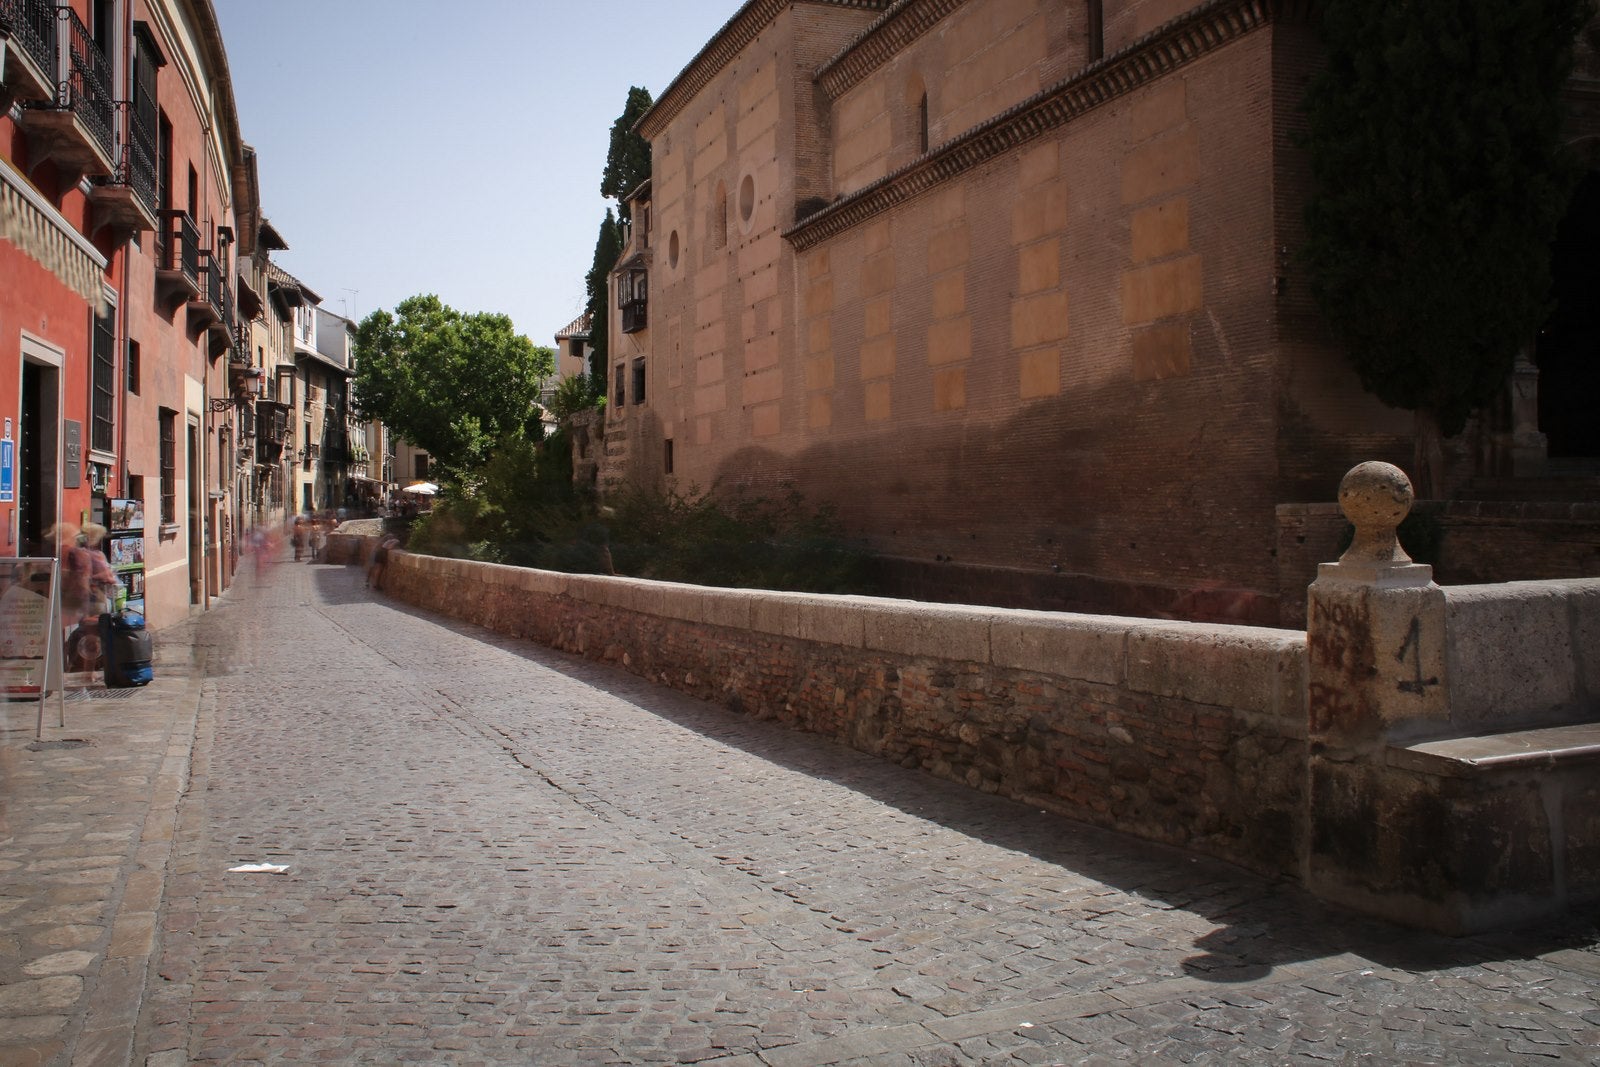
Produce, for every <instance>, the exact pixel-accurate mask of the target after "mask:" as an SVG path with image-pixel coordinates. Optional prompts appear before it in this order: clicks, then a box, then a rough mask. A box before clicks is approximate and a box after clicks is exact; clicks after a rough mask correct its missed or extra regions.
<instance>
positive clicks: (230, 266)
mask: <svg viewBox="0 0 1600 1067" xmlns="http://www.w3.org/2000/svg"><path fill="white" fill-rule="evenodd" d="M0 51H3V56H4V60H3V77H4V86H3V92H4V96H3V98H0V103H3V104H5V105H6V106H5V109H4V111H3V112H0V417H3V418H4V420H5V426H6V427H7V429H8V430H9V434H10V436H11V438H12V441H13V442H14V444H13V445H12V446H10V447H11V448H12V449H13V450H14V457H15V460H14V465H13V468H12V484H11V486H10V492H9V493H7V492H6V491H5V490H6V486H5V485H4V484H0V555H10V556H15V555H28V554H37V555H53V554H56V553H57V552H58V551H59V548H60V546H59V544H57V543H56V542H57V540H58V535H57V534H56V530H57V528H58V523H59V524H61V526H63V527H79V526H82V525H83V524H85V523H87V522H97V523H101V524H106V523H107V521H108V518H109V515H110V503H109V502H110V501H111V500H113V499H124V498H130V499H137V500H142V501H143V502H144V514H145V517H146V525H145V529H144V537H143V544H142V546H141V551H140V553H139V554H140V556H141V558H142V563H143V571H142V578H141V582H140V588H141V590H142V591H143V593H144V596H145V607H146V614H147V617H148V620H149V622H150V624H151V625H152V626H154V627H157V628H159V627H161V626H164V625H167V624H169V623H171V622H174V621H176V620H178V619H181V618H183V617H186V616H187V614H188V613H189V612H190V611H191V610H192V609H195V608H197V607H204V606H205V605H206V603H207V602H208V600H209V598H210V597H211V596H213V595H215V594H216V593H217V592H219V591H220V590H221V589H222V588H224V587H225V585H226V582H227V572H228V570H229V568H228V567H227V566H226V565H225V560H226V556H225V554H224V551H223V549H224V543H223V542H224V530H225V525H224V523H223V522H222V521H221V519H222V516H224V515H225V514H227V509H228V494H229V491H230V490H229V485H230V482H231V480H232V479H231V478H230V477H229V476H228V475H229V473H230V471H231V469H232V465H233V458H232V450H233V449H234V448H235V447H236V442H234V441H233V440H232V438H231V436H230V434H229V431H228V429H227V428H228V427H229V426H231V425H232V424H233V408H232V404H233V401H232V400H231V399H230V392H229V383H228V377H229V373H230V365H231V364H232V362H233V361H235V360H236V359H237V356H238V353H237V351H236V346H237V345H238V344H239V342H240V336H241V335H240V334H239V333H238V332H237V327H238V326H239V325H241V324H242V323H245V322H247V321H248V316H246V317H243V318H242V317H241V315H240V303H239V300H240V292H239V287H238V284H237V278H236V266H235V251H234V246H235V244H236V237H235V234H236V232H237V226H236V224H235V215H236V212H237V211H238V210H239V205H237V204H236V202H235V194H234V186H235V182H236V178H237V176H239V175H241V174H242V173H243V167H244V146H243V144H242V141H241V140H240V136H239V126H238V120H237V116H236V114H235V111H234V104H233V99H232V90H231V83H230V81H229V76H228V65H227V58H226V55H225V53H224V51H223V46H222V38H221V33H220V30H219V29H218V26H217V21H216V15H215V12H214V10H213V9H212V6H211V4H210V3H209V2H208V0H199V2H182V0H155V2H147V0H72V2H71V3H58V2H51V0H0ZM251 295H253V294H246V299H247V302H248V299H249V297H250V296H251ZM252 313H253V312H252ZM247 361H248V359H247V358H246V362H247ZM4 447H5V446H0V451H3V450H4ZM0 458H3V456H0ZM3 481H4V478H3V472H0V483H3Z"/></svg>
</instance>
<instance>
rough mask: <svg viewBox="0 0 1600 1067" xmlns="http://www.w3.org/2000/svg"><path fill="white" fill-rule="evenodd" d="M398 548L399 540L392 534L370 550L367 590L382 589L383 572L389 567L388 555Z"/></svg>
mask: <svg viewBox="0 0 1600 1067" xmlns="http://www.w3.org/2000/svg"><path fill="white" fill-rule="evenodd" d="M399 547H400V538H398V537H396V536H395V535H394V534H388V535H387V536H385V537H384V538H383V539H381V540H380V541H379V542H378V547H376V548H374V549H373V550H372V562H371V563H369V564H368V565H367V586H368V588H371V589H382V588H383V572H384V571H385V570H386V569H387V568H388V566H389V553H390V552H392V551H394V550H395V549H397V548H399Z"/></svg>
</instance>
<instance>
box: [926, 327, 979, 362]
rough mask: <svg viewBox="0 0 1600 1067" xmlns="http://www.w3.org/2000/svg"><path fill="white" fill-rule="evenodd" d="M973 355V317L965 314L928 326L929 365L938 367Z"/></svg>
mask: <svg viewBox="0 0 1600 1067" xmlns="http://www.w3.org/2000/svg"><path fill="white" fill-rule="evenodd" d="M971 357H972V319H971V318H969V317H967V316H965V315H963V316H961V317H960V318H956V319H946V320H944V321H943V322H936V323H934V324H933V325H932V326H930V327H928V365H929V366H933V367H937V366H941V365H943V364H946V363H957V362H959V361H961V360H964V359H970V358H971Z"/></svg>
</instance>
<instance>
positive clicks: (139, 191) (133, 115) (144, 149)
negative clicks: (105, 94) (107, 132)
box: [93, 101, 157, 230]
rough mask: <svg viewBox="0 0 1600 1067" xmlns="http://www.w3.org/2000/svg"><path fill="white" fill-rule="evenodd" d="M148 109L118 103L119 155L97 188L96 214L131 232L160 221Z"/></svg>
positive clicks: (153, 147)
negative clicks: (106, 217) (103, 212)
mask: <svg viewBox="0 0 1600 1067" xmlns="http://www.w3.org/2000/svg"><path fill="white" fill-rule="evenodd" d="M146 110H149V109H146V107H144V106H136V104H134V102H133V101H117V106H115V125H117V155H115V158H114V160H112V173H110V176H109V178H104V179H101V181H99V182H98V184H96V186H94V194H93V195H94V203H96V210H99V211H106V213H107V216H109V218H110V221H114V222H120V224H123V226H130V227H131V229H136V230H147V229H150V224H152V222H154V219H155V218H157V203H155V133H154V122H150V120H149V115H146V114H142V112H146Z"/></svg>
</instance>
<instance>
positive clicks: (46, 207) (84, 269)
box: [0, 159, 106, 315]
mask: <svg viewBox="0 0 1600 1067" xmlns="http://www.w3.org/2000/svg"><path fill="white" fill-rule="evenodd" d="M0 239H4V240H6V241H10V242H11V243H12V244H14V245H16V246H17V247H18V248H19V249H21V250H22V251H23V253H24V254H26V255H27V256H28V258H30V259H32V260H34V261H35V262H37V263H38V264H39V265H40V266H41V267H43V268H44V269H45V270H47V271H49V272H50V273H51V274H53V275H55V276H56V278H57V279H58V280H59V281H60V282H61V284H62V285H65V286H66V287H67V288H68V289H71V290H72V291H73V292H75V293H77V294H78V295H79V296H81V297H83V299H84V301H85V302H86V303H88V305H89V306H90V307H91V308H92V309H94V312H95V314H97V315H99V314H103V313H104V312H105V309H106V297H105V289H104V282H105V272H106V257H105V256H102V255H101V254H100V251H99V249H97V248H95V246H94V245H93V244H91V243H90V242H89V239H88V238H87V237H85V236H83V235H82V234H81V233H79V232H78V231H77V230H76V229H75V228H73V225H72V223H70V222H68V221H67V220H66V219H65V218H64V217H62V215H61V213H60V212H59V211H57V210H56V209H55V208H53V207H51V206H50V203H49V201H47V200H45V198H44V197H42V196H40V195H39V194H38V192H36V191H35V190H34V188H33V186H32V185H31V184H29V182H28V180H27V179H26V178H24V177H23V176H22V175H21V174H18V173H17V172H16V171H15V170H13V169H12V168H11V165H10V164H9V163H7V162H6V161H5V160H3V159H0Z"/></svg>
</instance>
